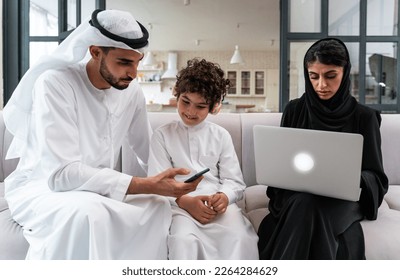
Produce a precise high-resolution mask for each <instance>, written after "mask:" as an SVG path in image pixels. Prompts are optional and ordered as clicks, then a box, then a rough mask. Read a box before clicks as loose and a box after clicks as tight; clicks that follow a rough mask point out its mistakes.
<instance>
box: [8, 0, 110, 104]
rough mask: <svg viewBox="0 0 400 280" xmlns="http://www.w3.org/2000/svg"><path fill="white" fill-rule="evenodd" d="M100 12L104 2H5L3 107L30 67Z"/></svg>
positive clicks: (35, 0)
mask: <svg viewBox="0 0 400 280" xmlns="http://www.w3.org/2000/svg"><path fill="white" fill-rule="evenodd" d="M98 8H99V9H104V8H105V0H58V1H47V0H30V1H29V0H20V1H15V0H3V10H4V13H3V15H4V18H3V22H4V27H3V30H4V33H3V42H4V58H3V59H4V64H3V73H4V75H3V76H4V104H6V103H7V101H8V100H9V98H10V97H11V94H12V92H13V91H14V89H15V87H16V86H17V84H18V82H19V80H20V79H21V78H22V76H23V75H24V73H25V72H26V71H27V70H28V69H29V66H30V65H32V64H33V63H35V62H36V60H37V59H38V58H39V57H40V56H41V55H43V54H46V53H49V52H51V51H52V50H53V49H54V48H56V47H57V45H58V44H59V43H60V42H61V41H62V40H63V39H65V38H66V37H67V36H68V34H69V33H70V32H71V31H72V30H73V29H74V28H76V27H77V26H78V25H79V24H80V23H81V21H82V19H85V18H87V17H89V16H90V15H91V13H92V12H93V10H95V9H98Z"/></svg>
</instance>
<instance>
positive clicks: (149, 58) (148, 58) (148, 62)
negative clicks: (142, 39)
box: [143, 51, 157, 66]
mask: <svg viewBox="0 0 400 280" xmlns="http://www.w3.org/2000/svg"><path fill="white" fill-rule="evenodd" d="M156 64H157V62H156V60H155V59H154V56H153V54H152V53H151V51H148V52H147V53H146V55H145V56H144V59H143V65H144V66H153V65H156Z"/></svg>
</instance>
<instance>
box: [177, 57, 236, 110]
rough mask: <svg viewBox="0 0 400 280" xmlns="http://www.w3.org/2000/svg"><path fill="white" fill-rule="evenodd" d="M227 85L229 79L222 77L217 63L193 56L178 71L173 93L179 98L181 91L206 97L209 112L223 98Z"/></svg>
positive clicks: (221, 71) (222, 72)
mask: <svg viewBox="0 0 400 280" xmlns="http://www.w3.org/2000/svg"><path fill="white" fill-rule="evenodd" d="M229 86H230V81H229V80H228V79H225V78H224V71H223V70H222V69H221V67H220V66H219V65H218V64H216V63H212V62H209V61H206V60H205V59H201V60H199V59H197V58H194V59H191V60H188V62H187V66H186V67H185V68H183V69H182V70H180V71H179V73H178V75H177V80H176V84H175V87H174V95H175V96H176V98H177V99H179V96H180V95H181V94H182V93H198V94H200V95H201V96H203V97H204V98H205V99H206V102H207V104H208V105H209V112H211V111H212V110H213V108H214V106H215V105H216V104H218V103H221V102H222V101H223V100H224V98H225V95H226V93H227V90H228V88H229Z"/></svg>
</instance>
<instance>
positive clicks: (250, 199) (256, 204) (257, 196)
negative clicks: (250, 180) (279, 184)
mask: <svg viewBox="0 0 400 280" xmlns="http://www.w3.org/2000/svg"><path fill="white" fill-rule="evenodd" d="M266 191H267V186H265V185H253V186H250V187H247V188H246V189H245V191H244V193H245V201H246V212H250V211H253V210H255V209H259V208H268V202H269V199H268V197H267V193H266Z"/></svg>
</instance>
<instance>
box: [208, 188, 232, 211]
mask: <svg viewBox="0 0 400 280" xmlns="http://www.w3.org/2000/svg"><path fill="white" fill-rule="evenodd" d="M228 203H229V199H228V197H227V196H226V194H224V193H222V192H218V193H216V194H214V195H212V196H211V198H210V201H208V205H209V206H210V207H212V209H213V210H215V211H216V212H217V213H218V214H222V213H225V211H226V208H227V207H228Z"/></svg>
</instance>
